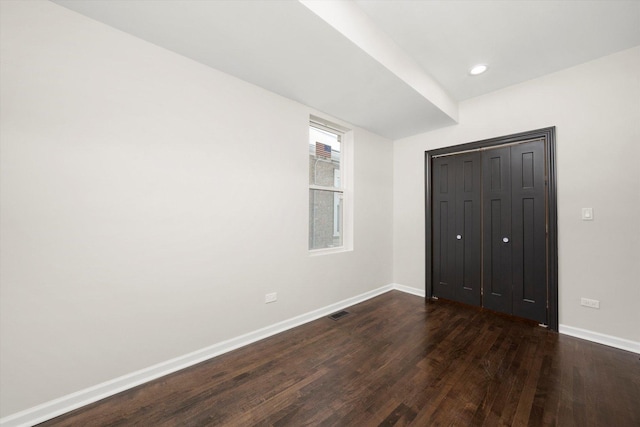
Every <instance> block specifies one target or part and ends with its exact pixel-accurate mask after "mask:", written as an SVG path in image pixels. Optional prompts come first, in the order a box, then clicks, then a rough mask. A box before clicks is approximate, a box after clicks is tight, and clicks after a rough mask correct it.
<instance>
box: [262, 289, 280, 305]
mask: <svg viewBox="0 0 640 427" xmlns="http://www.w3.org/2000/svg"><path fill="white" fill-rule="evenodd" d="M276 301H278V293H277V292H272V293H270V294H266V295H265V296H264V303H265V304H269V303H270V302H276Z"/></svg>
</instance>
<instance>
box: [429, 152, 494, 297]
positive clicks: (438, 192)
mask: <svg viewBox="0 0 640 427" xmlns="http://www.w3.org/2000/svg"><path fill="white" fill-rule="evenodd" d="M481 167H482V166H481V155H480V153H479V152H471V153H464V154H458V155H455V156H446V157H439V158H436V159H434V160H433V236H434V237H433V283H434V288H433V293H434V295H435V296H438V297H440V298H446V299H450V300H454V301H460V302H464V303H467V304H473V305H478V306H479V305H481V302H482V301H481V250H482V245H481V241H482V240H481V239H482V234H481V225H482V223H481V214H482V213H481V207H480V202H481V200H480V194H481V182H482V181H481Z"/></svg>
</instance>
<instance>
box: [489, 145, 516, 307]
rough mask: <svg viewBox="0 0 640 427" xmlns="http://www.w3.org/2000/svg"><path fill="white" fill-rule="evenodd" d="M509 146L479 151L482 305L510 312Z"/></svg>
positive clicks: (511, 305)
mask: <svg viewBox="0 0 640 427" xmlns="http://www.w3.org/2000/svg"><path fill="white" fill-rule="evenodd" d="M510 154H511V147H504V148H495V149H491V150H487V151H485V152H484V153H483V154H482V168H483V174H482V190H483V192H482V207H483V224H484V227H483V283H482V287H483V297H482V300H483V306H484V307H485V308H488V309H491V310H496V311H500V312H503V313H509V314H512V307H513V304H512V268H511V247H512V245H513V244H512V242H511V239H512V236H511V155H510Z"/></svg>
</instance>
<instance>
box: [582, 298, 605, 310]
mask: <svg viewBox="0 0 640 427" xmlns="http://www.w3.org/2000/svg"><path fill="white" fill-rule="evenodd" d="M580 305H584V306H585V307H590V308H600V301H598V300H597V299H589V298H580Z"/></svg>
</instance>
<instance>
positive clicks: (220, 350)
mask: <svg viewBox="0 0 640 427" xmlns="http://www.w3.org/2000/svg"><path fill="white" fill-rule="evenodd" d="M393 289H397V290H399V291H403V292H408V293H412V294H415V295H418V294H416V292H419V290H417V289H414V288H409V287H406V286H401V285H396V284H390V285H386V286H382V287H380V288H378V289H374V290H372V291H369V292H365V293H363V294H360V295H356V296H355V297H352V298H347V299H345V300H342V301H339V302H337V303H334V304H331V305H328V306H326V307H322V308H319V309H317V310H314V311H310V312H309V313H305V314H302V315H300V316H296V317H293V318H291V319H288V320H284V321H282V322H278V323H276V324H273V325H271V326H267V327H265V328H261V329H258V330H256V331H253V332H250V333H248V334H244V335H241V336H239V337H236V338H232V339H230V340H227V341H223V342H221V343H218V344H214V345H212V346H209V347H206V348H203V349H201V350H198V351H194V352H193V353H189V354H185V355H184V356H179V357H176V358H175V359H171V360H167V361H166V362H161V363H158V364H157V365H153V366H150V367H148V368H145V369H141V370H139V371H136V372H132V373H130V374H127V375H123V376H121V377H118V378H115V379H113V380H110V381H106V382H103V383H101V384H97V385H95V386H93V387H89V388H86V389H84V390H80V391H77V392H75V393H71V394H68V395H66V396H63V397H60V398H58V399H54V400H51V401H49V402H46V403H43V404H41V405H38V406H34V407H32V408H29V409H26V410H24V411H21V412H18V413H15V414H12V415H9V416H6V417H4V418H2V419H0V426H1V427H18V426H19V427H23V426H25V427H26V426H33V425H35V424H38V423H41V422H43V421H46V420H50V419H52V418H55V417H57V416H59V415H62V414H65V413H67V412H70V411H73V410H74V409H78V408H80V407H82V406H85V405H88V404H90V403H93V402H97V401H98V400H101V399H104V398H106V397H109V396H113V395H114V394H117V393H120V392H122V391H125V390H128V389H130V388H133V387H136V386H138V385H140V384H144V383H146V382H149V381H152V380H155V379H157V378H160V377H162V376H165V375H168V374H171V373H173V372H176V371H179V370H181V369H184V368H188V367H189V366H193V365H195V364H197V363H200V362H204V361H205V360H208V359H211V358H213V357H216V356H219V355H221V354H224V353H227V352H230V351H232V350H235V349H237V348H240V347H244V346H246V345H248V344H251V343H254V342H256V341H260V340H262V339H264V338H267V337H270V336H272V335H275V334H278V333H280V332H284V331H286V330H289V329H292V328H295V327H296V326H300V325H303V324H305V323H308V322H311V321H313V320H316V319H319V318H321V317H324V316H327V315H329V314H331V313H334V312H336V311H339V310H342V309H344V308H347V307H350V306H352V305H354V304H358V303H360V302H363V301H366V300H368V299H371V298H373V297H376V296H378V295H381V294H384V293H386V292H389V291H391V290H393Z"/></svg>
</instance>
